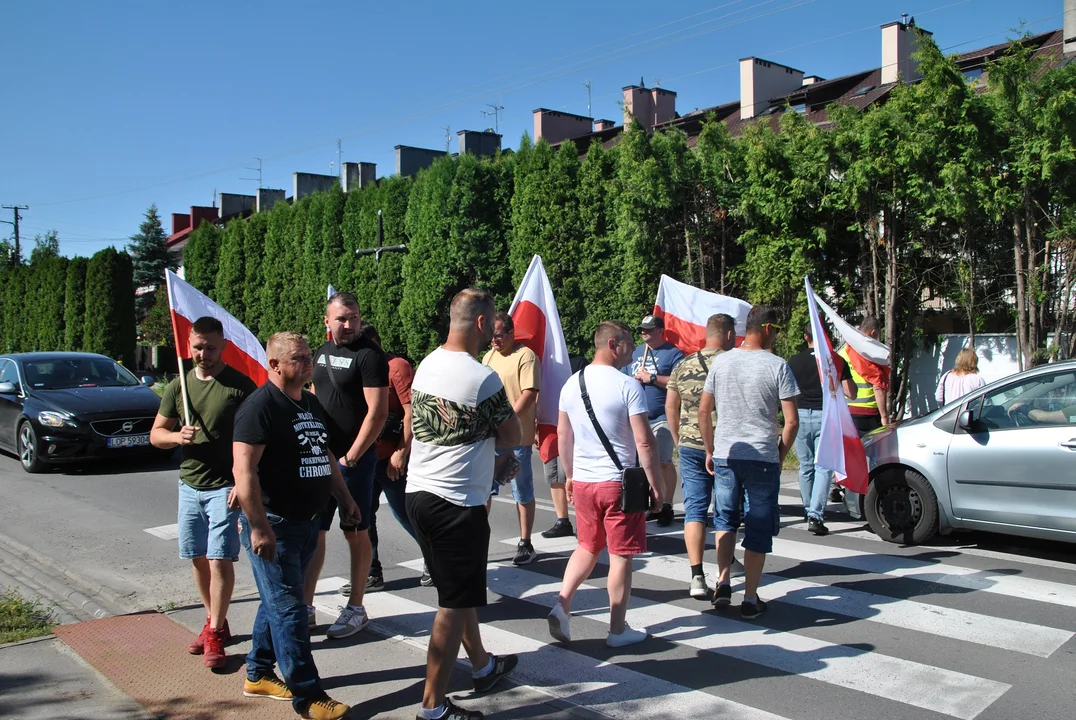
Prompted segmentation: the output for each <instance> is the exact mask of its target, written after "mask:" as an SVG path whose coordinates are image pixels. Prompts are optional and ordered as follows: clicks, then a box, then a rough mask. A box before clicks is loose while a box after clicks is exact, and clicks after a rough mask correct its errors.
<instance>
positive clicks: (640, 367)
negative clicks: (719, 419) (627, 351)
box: [621, 315, 684, 527]
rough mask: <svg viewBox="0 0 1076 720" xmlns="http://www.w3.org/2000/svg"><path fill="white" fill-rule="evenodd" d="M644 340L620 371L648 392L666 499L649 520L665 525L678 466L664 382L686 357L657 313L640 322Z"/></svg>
mask: <svg viewBox="0 0 1076 720" xmlns="http://www.w3.org/2000/svg"><path fill="white" fill-rule="evenodd" d="M638 330H639V334H640V335H642V338H643V343H642V344H641V345H639V347H637V348H635V352H634V353H633V354H632V356H631V364H630V365H628V366H627V367H625V368H624V369H623V370H622V371H621V372H623V373H625V374H627V375H631V376H632V377H634V378H635V379H636V380H638V381H639V382H641V383H642V384H643V390H644V391H645V393H646V409H647V414H648V417H649V419H650V429H651V430H653V432H654V437H655V438H656V439H657V442H658V454H659V458H660V459H661V483H662V488H661V490H662V494H663V495H664V496H665V499H666V500H668V501H669V502H666V503H665V504H664V505H663V506H662V508H661V510H658V511H656V512H652V513H650V514H649V515H647V518H646V519H647V520H657V521H658V525H661V526H662V527H666V526H668V525H669V524H671V523H672V520H673V509H672V502H671V501H672V497H673V493H675V492H676V468H675V467H673V463H672V456H673V438H672V433H671V432H670V431H669V423H668V421H667V419H666V417H665V394H666V393H665V386H666V385H667V384H668V382H669V376H670V375H672V370H673V368H674V367H676V363H678V362H680V360H681V359H682V358H683V357H684V353H682V352H680V349H679V348H677V347H676V346H675V345H673V344H672V343H669V342H666V341H665V320H664V319H663V318H660V317H658V316H657V315H647V316H646V317H644V318H643V319H642V321H641V322H640V323H639V326H638Z"/></svg>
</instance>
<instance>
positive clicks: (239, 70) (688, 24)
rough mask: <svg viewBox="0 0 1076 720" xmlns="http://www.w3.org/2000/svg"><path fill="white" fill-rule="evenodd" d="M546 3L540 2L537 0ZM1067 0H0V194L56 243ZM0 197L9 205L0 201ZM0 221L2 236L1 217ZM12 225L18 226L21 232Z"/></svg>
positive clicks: (1051, 16)
mask: <svg viewBox="0 0 1076 720" xmlns="http://www.w3.org/2000/svg"><path fill="white" fill-rule="evenodd" d="M539 7H541V8H542V12H541V13H540V14H539V13H536V12H533V11H532V8H539ZM1062 10H1063V0H1021V2H1013V0H900V1H899V2H897V1H895V0H690V1H681V2H667V3H655V2H653V0H646V1H645V2H644V1H638V0H618V1H616V2H606V3H580V2H566V1H563V0H547V1H546V2H545V3H538V2H535V3H521V2H507V1H504V0H502V1H501V2H469V1H467V0H463V1H459V2H453V3H434V2H407V1H406V0H405V1H402V2H395V3H370V2H344V1H337V2H328V1H313V0H312V1H310V2H295V1H294V0H291V1H290V2H280V1H279V0H265V1H260V2H255V1H253V0H248V1H243V2H239V1H234V0H229V1H228V2H215V3H210V2H202V1H201V0H186V1H185V2H183V3H176V2H163V1H146V2H136V1H135V0H127V1H126V2H121V1H119V0H102V1H101V2H93V3H88V2H75V1H73V0H60V1H54V2H19V3H8V4H7V5H6V6H5V9H4V26H5V37H4V40H3V43H2V44H0V67H4V68H6V69H7V72H6V73H5V77H4V80H3V90H2V93H3V94H2V96H0V97H2V98H3V100H2V101H0V108H2V109H3V110H2V112H0V204H2V205H11V204H25V205H29V206H30V209H29V210H28V211H24V221H23V231H22V235H23V237H24V238H26V239H27V240H29V239H30V238H32V237H33V236H34V235H35V234H37V233H42V232H44V231H46V230H49V229H55V230H57V231H58V232H59V236H60V249H61V252H62V253H63V254H65V255H69V256H71V255H76V254H77V255H90V254H92V253H93V252H95V251H97V250H99V249H100V248H102V247H104V246H106V245H117V246H122V245H123V244H124V243H125V242H126V238H127V237H128V236H130V235H131V234H132V233H134V232H136V231H137V229H138V224H139V222H140V221H141V219H142V215H143V213H144V211H145V210H146V208H147V207H148V206H149V205H150V204H151V203H156V204H157V206H158V208H160V212H161V215H162V218H163V219H164V222H165V231H166V232H171V224H170V213H172V212H186V211H187V210H188V208H189V207H190V206H191V205H209V204H211V203H212V201H213V199H214V191H217V192H235V193H243V194H253V192H254V190H255V189H256V187H257V182H256V181H251V180H245V179H242V178H252V177H256V176H257V173H256V171H251V170H247V169H245V167H249V166H254V165H255V161H254V158H256V157H261V158H263V177H264V182H263V184H264V186H265V187H277V188H287V189H288V192H289V194H290V188H291V173H292V172H294V171H303V172H316V173H330V172H332V170H330V162H335V161H336V159H337V149H336V148H337V138H340V139H341V141H342V144H343V158H344V160H345V161H368V162H375V163H377V165H378V173H379V175H388V174H391V173H392V172H393V170H394V150H393V147H394V146H396V145H417V146H421V147H431V148H444V146H445V128H446V126H447V127H449V128H451V137H452V151H453V152H455V150H456V147H457V145H456V133H457V132H458V131H459V130H463V129H469V130H482V129H485V128H486V127H492V126H493V125H494V118H493V117H491V116H487V115H484V114H483V111H487V112H488V111H489V110H490V108H489V107H487V104H492V105H500V106H503V108H504V110H503V111H502V112H501V113H500V116H499V121H498V124H499V129H500V131H501V132H502V133H503V134H504V141H503V144H504V146H505V147H515V146H516V145H517V144H518V142H519V138H520V137H521V135H522V134H523V132H524V131H527V132H529V131H530V130H531V129H532V127H533V122H532V117H531V111H532V110H534V109H535V108H538V107H547V108H553V109H559V110H564V111H567V112H573V113H579V114H584V115H585V114H587V91H586V89H585V87H584V83H585V82H587V81H588V80H589V81H590V83H591V86H592V113H593V115H594V117H596V118H610V119H614V120H617V121H618V122H619V121H620V119H621V109H620V106H619V105H618V101H619V100H620V99H621V88H622V87H623V86H625V85H629V84H634V83H638V82H639V80H640V78H643V79H645V81H646V83H647V85H648V86H652V85H653V84H654V83H655V82H660V84H661V85H662V86H663V87H665V88H668V89H670V90H674V91H676V92H677V94H678V97H677V110H678V111H679V112H681V113H684V112H688V111H690V110H692V109H694V108H697V107H708V106H711V105H715V104H718V103H722V102H727V101H730V100H734V99H736V98H737V97H738V94H739V74H738V65H737V60H738V59H739V58H741V57H746V56H757V57H762V58H766V59H772V60H774V61H776V62H779V63H783V64H785V65H791V66H793V67H796V68H799V69H801V70H804V71H805V72H806V73H807V74H809V75H811V74H814V75H821V76H822V77H826V78H831V77H838V76H840V75H844V74H847V73H851V72H856V71H858V70H863V69H867V68H872V67H877V66H878V65H880V55H881V32H880V30H879V26H880V25H881V24H883V23H886V22H890V21H893V20H899V19H900V16H901V13H911V14H912V15H914V16H915V17H916V22H917V24H918V25H920V26H921V27H924V28H926V29H928V30H930V31H932V32H933V33H934V37H935V39H936V40H937V42H938V44H939V45H940V46H941V47H942V48H951V50H950V51H951V52H956V51H963V50H970V49H974V48H977V47H982V46H985V45H989V44H993V43H997V42H1002V41H1004V40H1005V39H1006V38H1007V37H1010V36H1011V30H1012V29H1014V28H1016V27H1018V26H1019V25H1020V23H1021V21H1024V22H1027V26H1026V28H1027V29H1028V30H1030V31H1032V32H1043V31H1046V30H1049V29H1053V28H1057V27H1060V26H1061V22H1062ZM2 212H3V215H0V219H7V220H10V219H11V218H10V211H8V210H5V211H2ZM10 229H11V226H10V225H0V238H3V237H6V236H7V235H9V234H10ZM28 247H29V242H28V244H27V250H26V252H27V254H28V252H29V250H28Z"/></svg>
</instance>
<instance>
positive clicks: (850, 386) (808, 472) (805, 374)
mask: <svg viewBox="0 0 1076 720" xmlns="http://www.w3.org/2000/svg"><path fill="white" fill-rule="evenodd" d="M803 340H804V342H805V343H807V347H806V348H804V349H803V350H801V351H800V352H798V353H796V354H795V355H793V356H792V357H790V358H789V359H788V367H789V368H790V369H791V370H792V376H793V377H794V378H796V384H797V385H799V386H800V396H799V399H798V400H797V401H796V406H797V408H798V412H799V417H800V429H799V432H798V433H797V435H796V457H797V458H798V459H799V461H800V499H801V500H802V501H803V511H804V513H805V514H806V516H807V529H808V530H810V531H811V532H813V533H814V534H815V535H825V534H826V533H827V532H829V529H828V528H827V527H826V526H825V524H824V523H823V516H824V514H825V511H826V499H827V497H828V496H829V485H830V482H832V480H833V471H832V470H824V469H823V468H820V467H818V466H817V465H815V464H814V457H815V450H816V449H817V447H818V438H819V436H820V435H821V433H822V379H821V375H820V374H819V370H818V361H817V360H815V356H814V341H813V340H812V332H811V324H810V323H807V325H806V326H804V328H803ZM833 359H834V361H836V363H837V371H838V372H839V373H840V376H841V387H842V388H844V394H845V397H848V398H854V397H855V396H856V386H855V383H854V382H853V381H852V371H851V370H850V369H849V368H848V363H846V362H844V361H843V359H841V358H840V357H838V356H837V355H836V353H834V355H833Z"/></svg>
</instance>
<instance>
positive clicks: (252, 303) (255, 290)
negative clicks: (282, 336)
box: [233, 203, 286, 339]
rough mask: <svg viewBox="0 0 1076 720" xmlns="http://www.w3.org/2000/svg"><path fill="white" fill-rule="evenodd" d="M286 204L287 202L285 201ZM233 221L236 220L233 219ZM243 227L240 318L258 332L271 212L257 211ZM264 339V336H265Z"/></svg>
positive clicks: (253, 330) (242, 224)
mask: <svg viewBox="0 0 1076 720" xmlns="http://www.w3.org/2000/svg"><path fill="white" fill-rule="evenodd" d="M285 204H286V203H285ZM233 222H235V221H234V220H233ZM241 227H242V228H243V274H244V277H243V283H242V290H243V315H242V316H241V317H240V319H241V320H242V321H243V324H244V325H246V326H247V327H248V328H250V330H251V331H252V332H255V333H256V332H258V329H259V328H260V327H261V318H262V312H263V308H262V298H261V290H262V282H263V281H264V277H265V275H264V272H265V271H264V268H265V263H266V259H265V251H266V246H265V235H266V232H267V230H268V228H269V214H268V213H256V214H255V215H252V216H251V217H250V218H249V219H248V220H247V221H246V222H244V223H241ZM263 339H264V338H263Z"/></svg>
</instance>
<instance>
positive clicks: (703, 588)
mask: <svg viewBox="0 0 1076 720" xmlns="http://www.w3.org/2000/svg"><path fill="white" fill-rule="evenodd" d="M689 592H690V593H691V597H693V598H695V599H696V600H709V599H710V586H709V585H707V584H706V576H705V575H694V576H692V578H691V586H690V589H689Z"/></svg>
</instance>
